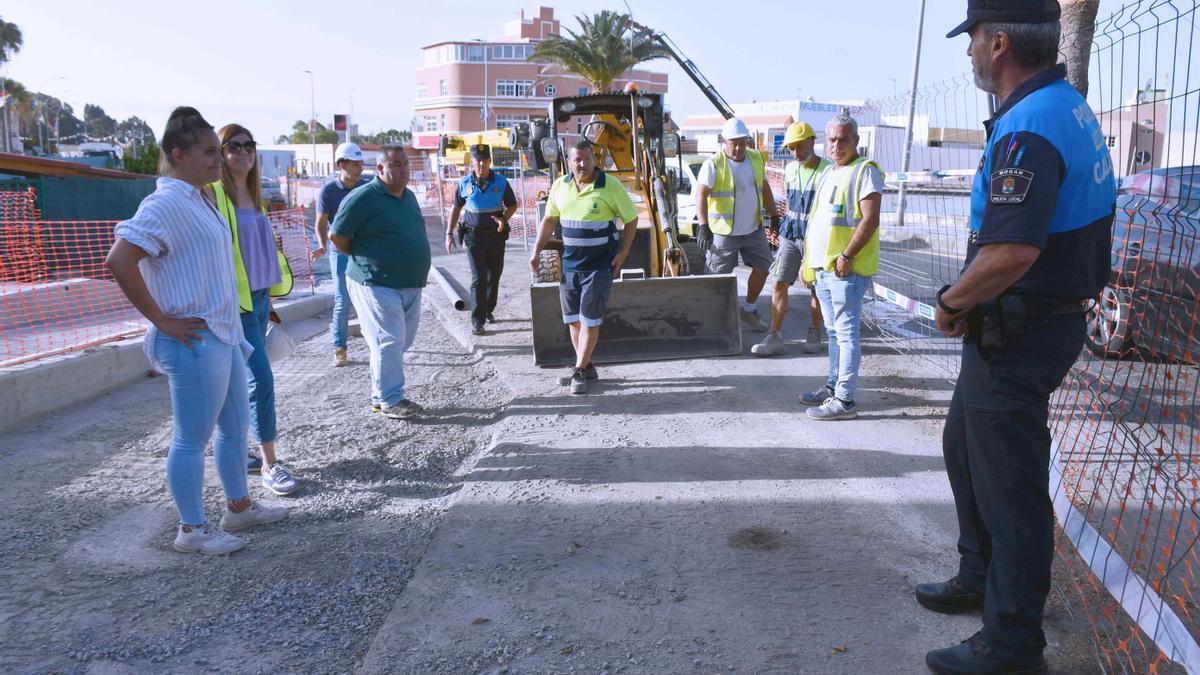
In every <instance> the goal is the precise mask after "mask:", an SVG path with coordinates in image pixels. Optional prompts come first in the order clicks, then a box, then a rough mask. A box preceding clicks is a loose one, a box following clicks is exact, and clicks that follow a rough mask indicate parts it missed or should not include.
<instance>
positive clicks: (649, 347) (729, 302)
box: [529, 274, 742, 366]
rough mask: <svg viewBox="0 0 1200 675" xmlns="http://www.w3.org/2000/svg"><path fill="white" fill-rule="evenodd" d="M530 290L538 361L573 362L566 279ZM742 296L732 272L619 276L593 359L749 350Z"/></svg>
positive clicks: (613, 360)
mask: <svg viewBox="0 0 1200 675" xmlns="http://www.w3.org/2000/svg"><path fill="white" fill-rule="evenodd" d="M529 296H530V297H529V301H530V306H531V308H532V311H533V360H534V363H535V364H537V365H539V366H566V365H571V364H573V363H574V362H575V350H574V349H573V348H572V347H571V335H570V332H569V330H568V329H567V326H566V324H564V323H563V320H562V307H561V305H560V304H559V300H558V284H556V283H535V284H533V285H532V286H530V288H529ZM740 302H741V301H740V299H739V297H738V288H737V277H735V276H733V275H732V274H721V275H708V276H683V277H666V278H657V279H626V280H617V281H614V282H613V286H612V295H611V297H610V298H609V301H608V310H607V311H606V312H605V313H604V324H603V325H602V326H601V327H600V341H599V343H597V345H596V351H595V353H594V354H593V355H592V360H593V361H595V362H596V363H622V362H627V361H661V360H666V359H688V358H694V357H701V356H730V355H734V354H741V353H742V334H741V330H740V328H739V326H738V305H739V303H740Z"/></svg>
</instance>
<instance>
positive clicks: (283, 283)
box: [211, 181, 294, 313]
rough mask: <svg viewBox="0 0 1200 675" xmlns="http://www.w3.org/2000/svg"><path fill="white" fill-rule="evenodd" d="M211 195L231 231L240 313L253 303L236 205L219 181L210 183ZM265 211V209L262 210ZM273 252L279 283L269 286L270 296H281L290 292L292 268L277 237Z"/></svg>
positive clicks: (251, 308) (249, 308) (249, 307)
mask: <svg viewBox="0 0 1200 675" xmlns="http://www.w3.org/2000/svg"><path fill="white" fill-rule="evenodd" d="M211 187H212V190H213V196H214V197H216V201H217V211H218V212H220V214H221V215H222V216H223V217H224V218H225V222H227V223H229V231H230V232H231V233H233V270H234V272H235V274H236V276H237V291H238V307H239V308H240V309H241V310H242V313H245V312H249V311H252V310H253V309H254V306H253V303H252V302H251V300H250V279H249V278H248V277H247V276H246V264H245V263H243V262H242V248H241V246H239V245H238V222H237V207H236V206H235V205H234V203H233V199H231V198H230V197H229V195H228V194H226V193H225V186H223V185H221V181H217V182H215V183H212V185H211ZM263 213H266V210H265V209H264V210H263ZM275 247H276V248H275V252H276V254H277V255H278V257H279V283H277V284H275V285H274V286H272V287H271V297H272V298H281V297H283V296H285V295H287V294H288V293H291V292H292V285H293V283H294V282H293V280H292V268H291V267H290V266H289V265H288V261H287V257H286V256H284V255H283V249H282V248H280V247H279V239H278V238H276V239H275Z"/></svg>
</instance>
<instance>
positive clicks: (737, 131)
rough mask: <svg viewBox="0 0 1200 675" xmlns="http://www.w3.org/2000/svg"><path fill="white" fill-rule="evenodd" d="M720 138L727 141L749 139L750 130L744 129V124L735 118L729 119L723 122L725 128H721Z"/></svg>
mask: <svg viewBox="0 0 1200 675" xmlns="http://www.w3.org/2000/svg"><path fill="white" fill-rule="evenodd" d="M721 138H724V139H725V140H727V141H732V140H733V139H735V138H750V129H749V128H747V127H746V123H745V122H743V121H741V120H739V119H738V118H736V117H730V118H729V119H727V120H725V126H723V127H721Z"/></svg>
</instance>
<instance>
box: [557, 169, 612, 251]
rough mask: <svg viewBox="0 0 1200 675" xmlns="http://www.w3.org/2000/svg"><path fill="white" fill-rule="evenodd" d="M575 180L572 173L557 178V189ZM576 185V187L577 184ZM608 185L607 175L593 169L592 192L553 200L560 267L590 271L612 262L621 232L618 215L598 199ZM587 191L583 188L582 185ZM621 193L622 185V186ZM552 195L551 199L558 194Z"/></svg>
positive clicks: (567, 188) (567, 194) (568, 195)
mask: <svg viewBox="0 0 1200 675" xmlns="http://www.w3.org/2000/svg"><path fill="white" fill-rule="evenodd" d="M574 180H575V177H574V176H573V175H572V174H567V175H565V176H563V177H562V178H561V179H559V182H560V186H556V187H557V188H558V189H559V190H570V189H571V188H570V185H571V183H572V182H573V181H574ZM576 187H578V186H576ZM607 187H608V176H607V175H606V174H605V173H604V172H603V171H597V172H596V179H595V180H594V181H593V182H592V186H591V191H585V192H582V193H575V194H573V195H572V194H571V193H570V192H567V193H566V194H565V195H563V197H564V198H562V199H559V200H557V201H556V205H557V207H558V209H559V218H558V223H559V225H560V226H561V227H562V239H563V269H566V270H593V269H602V268H604V267H607V266H609V265H611V264H612V260H613V256H614V255H616V253H617V251H618V250H620V248H621V231H620V230H619V229H618V228H617V218H618V217H619V215H618V214H617V213H615V212H614V211H613V210H611V209H610V208H609V207H608V205H607V204H605V203H604V202H603V200H602V199H601V195H600V193H602V192H603V191H604V190H605V189H606V188H607ZM585 190H586V188H585ZM621 191H622V192H624V188H621ZM560 194H562V193H559V194H553V195H551V198H552V199H554V198H557V197H559V195H560Z"/></svg>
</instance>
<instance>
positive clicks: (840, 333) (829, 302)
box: [816, 270, 871, 401]
mask: <svg viewBox="0 0 1200 675" xmlns="http://www.w3.org/2000/svg"><path fill="white" fill-rule="evenodd" d="M870 285H871V277H864V276H861V275H858V274H854V273H853V272H851V273H850V276H848V277H846V278H844V279H843V278H842V277H839V276H838V275H836V274H834V273H833V272H826V271H824V270H820V271H818V272H817V284H816V291H817V301H818V302H820V303H821V315H822V316H823V317H824V319H825V332H826V333H827V334H828V335H829V378H828V379H827V380H826V381H825V385H826V386H827V387H829V388H830V389H833V395H834V396H837V397H838V398H840V399H842V400H843V401H853V400H854V389H855V386H856V385H857V384H858V365H859V363H860V362H861V361H862V346H861V344H860V337H859V326H860V325H861V324H862V303H863V296H864V295H866V293H867V287H868V286H870Z"/></svg>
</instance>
